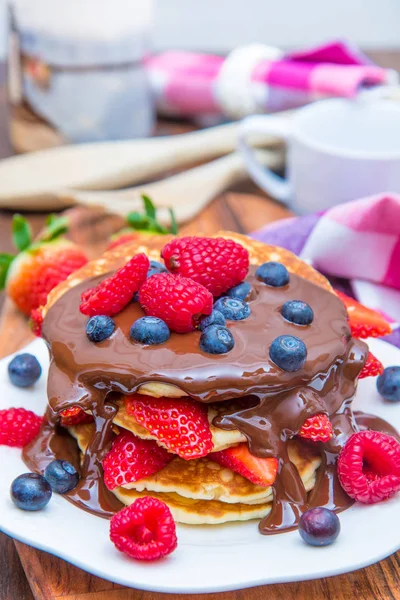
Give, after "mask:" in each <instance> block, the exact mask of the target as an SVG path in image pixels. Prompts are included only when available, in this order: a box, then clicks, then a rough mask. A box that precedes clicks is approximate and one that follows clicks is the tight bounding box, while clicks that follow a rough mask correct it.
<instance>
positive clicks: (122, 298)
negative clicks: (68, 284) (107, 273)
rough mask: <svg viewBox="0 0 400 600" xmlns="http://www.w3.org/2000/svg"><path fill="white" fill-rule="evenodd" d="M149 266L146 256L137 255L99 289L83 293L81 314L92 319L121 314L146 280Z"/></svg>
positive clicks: (98, 287)
mask: <svg viewBox="0 0 400 600" xmlns="http://www.w3.org/2000/svg"><path fill="white" fill-rule="evenodd" d="M149 266H150V263H149V259H148V258H147V256H146V255H145V254H136V255H135V256H134V257H133V258H131V259H130V260H129V261H128V262H127V263H126V265H124V266H123V267H122V268H121V269H118V271H116V272H115V273H114V275H111V277H107V279H103V281H102V282H101V283H99V285H98V286H97V287H95V288H92V289H89V290H86V292H83V294H82V298H81V299H82V302H81V305H80V307H79V309H80V311H81V313H83V314H84V315H89V316H90V317H93V316H94V315H107V316H109V317H112V316H113V315H116V314H117V313H119V312H120V311H121V310H122V309H123V308H124V307H125V306H126V305H127V304H128V302H130V301H131V300H132V296H133V294H134V293H135V292H137V291H138V289H139V288H140V286H141V285H142V283H143V281H144V280H145V279H146V276H147V271H148V270H149Z"/></svg>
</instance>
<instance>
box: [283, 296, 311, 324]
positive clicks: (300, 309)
mask: <svg viewBox="0 0 400 600" xmlns="http://www.w3.org/2000/svg"><path fill="white" fill-rule="evenodd" d="M282 316H283V317H284V318H285V319H286V320H287V321H290V322H291V323H295V324H296V325H310V323H312V322H313V319H314V313H313V310H312V308H311V306H310V305H309V304H307V302H302V301H301V300H288V301H287V302H285V304H284V305H283V306H282Z"/></svg>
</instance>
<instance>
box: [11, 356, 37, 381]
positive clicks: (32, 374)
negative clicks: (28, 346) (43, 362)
mask: <svg viewBox="0 0 400 600" xmlns="http://www.w3.org/2000/svg"><path fill="white" fill-rule="evenodd" d="M41 374H42V367H41V366H40V363H39V361H38V359H37V358H36V356H33V354H28V353H25V354H17V356H14V358H13V359H12V361H11V362H10V363H9V365H8V376H9V378H10V381H11V383H12V384H14V385H16V386H17V387H22V388H24V387H30V386H31V385H33V384H34V383H36V382H37V380H38V379H39V377H40V376H41Z"/></svg>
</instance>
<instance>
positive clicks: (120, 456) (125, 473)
mask: <svg viewBox="0 0 400 600" xmlns="http://www.w3.org/2000/svg"><path fill="white" fill-rule="evenodd" d="M173 458H174V456H173V454H170V453H169V452H168V451H167V450H165V448H161V447H160V446H158V445H157V442H155V441H154V440H142V439H140V438H138V437H136V436H135V435H133V433H131V432H130V431H124V432H123V433H120V434H119V435H118V436H117V437H116V438H115V440H114V442H113V445H112V448H111V450H110V452H109V453H108V454H107V455H106V456H105V458H104V460H103V469H104V483H105V484H106V486H107V487H108V489H109V490H113V489H114V488H116V487H118V486H121V485H126V484H128V483H133V482H134V481H139V479H143V478H144V477H149V476H150V475H154V473H157V472H158V471H161V469H163V468H164V467H165V466H166V465H167V464H168V463H169V462H170V461H171V460H172V459H173Z"/></svg>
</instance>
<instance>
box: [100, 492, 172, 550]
mask: <svg viewBox="0 0 400 600" xmlns="http://www.w3.org/2000/svg"><path fill="white" fill-rule="evenodd" d="M110 539H111V541H112V542H113V544H114V545H115V546H116V548H117V549H118V550H120V552H124V553H125V554H127V555H128V556H130V557H131V558H135V559H137V560H157V559H159V558H162V557H163V556H167V555H168V554H171V552H173V551H174V550H175V548H176V547H177V545H178V540H177V537H176V525H175V522H174V519H173V517H172V514H171V511H170V509H169V508H168V506H167V505H166V504H165V503H164V502H161V500H157V499H156V498H152V497H151V496H144V497H143V498H137V499H136V500H135V502H133V504H131V505H130V506H127V507H125V508H123V509H122V510H121V511H119V512H118V513H117V514H116V515H114V516H113V517H112V519H111V521H110Z"/></svg>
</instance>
